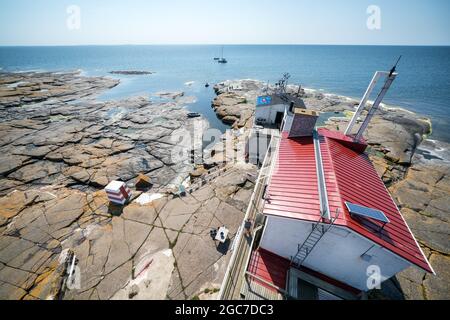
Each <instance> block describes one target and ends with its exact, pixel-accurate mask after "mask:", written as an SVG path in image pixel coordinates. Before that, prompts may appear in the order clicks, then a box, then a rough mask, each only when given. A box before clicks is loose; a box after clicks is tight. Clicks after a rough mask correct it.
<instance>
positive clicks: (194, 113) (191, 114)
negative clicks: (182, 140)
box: [187, 112, 201, 118]
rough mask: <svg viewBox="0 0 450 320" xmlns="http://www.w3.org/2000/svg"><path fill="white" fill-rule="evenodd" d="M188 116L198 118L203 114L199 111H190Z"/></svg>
mask: <svg viewBox="0 0 450 320" xmlns="http://www.w3.org/2000/svg"><path fill="white" fill-rule="evenodd" d="M187 116H188V118H198V117H201V114H200V113H197V112H189V113H188V114H187Z"/></svg>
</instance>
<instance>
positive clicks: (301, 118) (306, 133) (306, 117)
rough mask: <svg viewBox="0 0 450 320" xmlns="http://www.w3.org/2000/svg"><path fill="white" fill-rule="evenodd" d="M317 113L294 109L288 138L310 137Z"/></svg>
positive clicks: (317, 116)
mask: <svg viewBox="0 0 450 320" xmlns="http://www.w3.org/2000/svg"><path fill="white" fill-rule="evenodd" d="M317 118H319V112H317V111H313V110H307V109H303V108H295V109H294V116H293V119H292V125H291V129H290V131H289V138H300V137H312V135H313V131H314V128H315V127H316V122H317Z"/></svg>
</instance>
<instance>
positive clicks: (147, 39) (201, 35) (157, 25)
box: [0, 0, 450, 45]
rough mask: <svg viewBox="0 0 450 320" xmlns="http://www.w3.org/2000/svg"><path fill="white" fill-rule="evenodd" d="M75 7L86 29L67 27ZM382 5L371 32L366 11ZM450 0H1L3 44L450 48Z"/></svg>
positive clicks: (0, 21) (0, 24)
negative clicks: (377, 25)
mask: <svg viewBox="0 0 450 320" xmlns="http://www.w3.org/2000/svg"><path fill="white" fill-rule="evenodd" d="M70 5H77V6H78V7H79V8H80V13H81V15H80V18H81V20H80V22H81V23H80V26H81V28H80V29H76V30H70V29H69V28H68V27H67V19H68V17H69V14H68V13H67V12H66V10H67V7H68V6H70ZM369 5H377V6H378V7H379V8H380V9H381V29H380V30H369V29H368V28H367V24H366V21H367V19H368V18H369V15H368V14H367V12H366V10H367V8H368V6H369ZM449 30H450V1H448V0H369V1H367V0H223V1H218V0H126V1H123V0H96V1H93V0H69V1H67V0H39V1H36V0H1V1H0V45H88V44H362V45H365V44H386V45H450V35H449Z"/></svg>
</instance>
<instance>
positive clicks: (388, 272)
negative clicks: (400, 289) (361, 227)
mask: <svg viewBox="0 0 450 320" xmlns="http://www.w3.org/2000/svg"><path fill="white" fill-rule="evenodd" d="M312 226H313V223H311V222H308V221H302V220H295V219H287V218H281V217H275V216H269V217H268V219H267V222H266V226H265V229H264V232H263V235H262V239H261V242H260V246H261V247H262V248H263V249H266V250H268V251H270V252H273V253H275V254H277V255H279V256H281V257H284V258H286V259H289V260H290V259H291V257H292V256H295V255H296V253H297V250H298V245H299V244H300V245H301V244H303V242H304V241H305V240H306V238H307V236H308V235H309V234H310V232H311V230H312ZM304 266H305V267H308V268H310V269H312V270H315V271H317V272H320V273H322V274H324V275H327V276H329V277H331V278H333V279H336V280H338V281H341V282H343V283H346V284H348V285H350V286H352V287H354V288H357V289H359V290H362V291H367V290H369V289H371V288H370V287H368V284H373V282H372V281H371V279H374V277H377V276H378V275H379V278H380V281H381V282H382V281H384V280H387V279H389V278H391V277H392V276H394V275H395V274H397V273H398V272H400V271H402V270H404V269H406V268H408V267H409V266H411V263H409V262H408V261H406V260H404V259H402V258H400V257H399V256H397V255H395V254H394V253H392V252H390V251H388V250H386V249H384V248H382V247H380V246H379V245H377V244H375V243H373V242H371V241H370V240H368V239H366V238H364V237H363V236H361V235H359V234H356V233H354V232H353V231H350V230H348V229H346V228H343V227H340V226H335V227H334V228H333V229H331V230H330V231H329V232H328V233H326V234H325V236H324V237H323V238H322V239H321V240H320V242H319V243H318V244H317V246H316V247H315V248H314V249H313V251H312V252H311V254H310V255H309V256H308V257H307V259H306V260H305V262H304ZM373 271H375V272H376V274H375V275H374V277H372V278H370V277H369V275H370V274H371V273H372V272H373ZM378 272H379V273H378ZM368 274H369V275H368Z"/></svg>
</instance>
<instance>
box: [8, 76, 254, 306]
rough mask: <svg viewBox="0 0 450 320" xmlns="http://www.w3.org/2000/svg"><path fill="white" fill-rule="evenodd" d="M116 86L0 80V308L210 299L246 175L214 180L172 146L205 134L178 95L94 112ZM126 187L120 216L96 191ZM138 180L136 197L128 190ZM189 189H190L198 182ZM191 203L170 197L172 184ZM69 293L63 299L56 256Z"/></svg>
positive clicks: (225, 171)
mask: <svg viewBox="0 0 450 320" xmlns="http://www.w3.org/2000/svg"><path fill="white" fill-rule="evenodd" d="M118 83H119V81H118V80H114V79H109V78H102V77H82V76H81V75H80V74H79V73H78V72H72V73H49V72H46V73H34V72H29V73H1V74H0V119H1V120H0V132H1V135H0V150H1V155H0V158H1V159H0V160H1V161H0V299H166V298H167V299H191V298H195V297H201V298H212V297H214V295H215V294H217V290H218V287H219V286H220V284H221V281H222V278H223V275H224V273H225V269H226V266H227V264H228V259H229V256H230V255H229V254H228V250H229V248H228V246H229V243H228V244H227V245H225V246H218V247H217V246H216V244H215V243H214V241H212V240H211V238H210V235H209V231H210V230H211V228H217V227H218V226H222V225H226V226H227V227H228V228H229V230H230V239H231V240H232V239H233V237H234V235H235V234H236V232H237V229H238V227H239V225H240V223H241V221H242V218H243V216H244V212H245V209H246V206H247V203H248V201H249V199H250V196H251V193H252V188H253V181H254V176H256V168H255V167H253V166H248V165H244V164H241V165H239V164H231V165H228V166H225V167H221V168H220V169H217V168H216V170H215V171H214V172H211V171H209V170H212V169H211V168H213V169H214V167H216V166H217V165H218V164H220V163H215V162H210V163H209V164H208V169H205V168H204V167H203V166H202V164H201V161H197V164H193V163H192V161H191V159H190V157H186V158H181V160H176V161H175V160H174V157H173V155H174V153H175V154H177V153H180V154H184V153H186V152H188V153H190V150H191V148H196V146H195V144H194V146H193V147H192V145H187V146H185V145H182V144H181V145H180V144H179V139H180V138H182V137H186V136H190V135H193V136H195V134H197V135H200V136H201V132H202V131H203V130H205V129H206V128H207V127H208V123H207V121H205V120H204V119H203V118H197V119H189V118H188V117H187V114H188V110H187V109H186V108H184V103H185V101H184V100H183V99H182V98H183V94H179V93H174V94H171V93H165V94H163V96H164V97H165V101H164V102H158V103H153V102H151V101H150V100H149V99H147V98H145V97H134V98H128V99H124V100H120V101H107V102H99V101H97V100H96V97H97V96H98V95H99V94H101V93H102V92H104V91H105V90H107V89H109V88H112V87H114V86H116V85H117V84H118ZM115 179H120V180H122V181H125V182H126V183H127V184H128V185H129V186H130V187H131V188H132V193H133V196H132V198H131V199H130V202H129V203H128V204H127V205H126V206H124V207H117V206H114V205H112V204H110V202H109V201H108V199H107V197H106V193H105V192H104V190H103V188H104V186H106V185H107V184H108V183H109V182H110V181H111V180H115ZM139 179H144V181H145V186H146V188H145V190H142V189H141V188H137V186H136V184H137V182H138V180H139ZM197 181H198V182H199V183H198V182H197ZM192 183H193V184H194V185H198V187H196V188H195V189H194V188H192V191H191V193H187V194H186V196H181V197H177V196H174V193H176V192H177V191H178V190H179V186H180V185H181V184H183V185H185V186H186V189H187V190H189V189H190V186H191V185H192ZM71 254H75V256H76V259H77V267H78V268H79V271H80V278H79V280H80V283H79V284H78V285H77V286H75V288H72V289H71V290H68V287H67V284H65V281H67V279H68V278H67V264H66V262H67V261H66V260H67V257H70V256H71Z"/></svg>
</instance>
